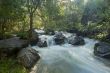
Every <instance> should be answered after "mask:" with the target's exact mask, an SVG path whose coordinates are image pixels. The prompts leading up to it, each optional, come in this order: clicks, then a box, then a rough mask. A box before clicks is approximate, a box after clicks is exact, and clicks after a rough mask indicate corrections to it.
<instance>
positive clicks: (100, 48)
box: [94, 42, 110, 58]
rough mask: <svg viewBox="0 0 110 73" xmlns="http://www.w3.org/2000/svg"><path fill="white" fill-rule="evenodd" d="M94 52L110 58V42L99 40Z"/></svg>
mask: <svg viewBox="0 0 110 73" xmlns="http://www.w3.org/2000/svg"><path fill="white" fill-rule="evenodd" d="M94 54H95V55H96V56H100V57H105V58H110V44H108V43H104V42H99V43H96V44H95V46H94Z"/></svg>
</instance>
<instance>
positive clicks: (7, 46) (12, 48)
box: [0, 37, 28, 56]
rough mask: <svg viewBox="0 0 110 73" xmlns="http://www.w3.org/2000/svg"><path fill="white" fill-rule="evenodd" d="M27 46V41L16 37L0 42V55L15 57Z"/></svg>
mask: <svg viewBox="0 0 110 73" xmlns="http://www.w3.org/2000/svg"><path fill="white" fill-rule="evenodd" d="M27 46H28V41H27V40H22V39H19V38H18V37H14V38H10V39H5V40H0V53H1V54H5V55H6V56H12V55H16V53H18V52H19V51H20V50H21V49H22V48H24V47H27Z"/></svg>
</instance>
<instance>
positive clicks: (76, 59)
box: [32, 34, 110, 73]
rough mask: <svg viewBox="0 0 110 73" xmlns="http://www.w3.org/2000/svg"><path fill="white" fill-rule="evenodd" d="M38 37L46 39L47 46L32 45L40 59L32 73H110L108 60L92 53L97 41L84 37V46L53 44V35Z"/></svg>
mask: <svg viewBox="0 0 110 73" xmlns="http://www.w3.org/2000/svg"><path fill="white" fill-rule="evenodd" d="M65 36H66V37H69V36H70V35H69V34H68V35H65ZM40 38H41V39H46V40H47V43H48V47H45V48H39V47H37V46H33V48H34V49H36V50H37V51H39V54H40V56H41V59H40V61H39V62H38V64H36V66H35V67H34V68H33V72H32V73H110V61H109V60H105V59H102V58H99V57H96V56H94V54H93V47H94V44H95V43H96V42H98V41H96V40H93V39H89V38H85V39H84V40H85V42H86V44H85V45H84V46H72V45H70V44H68V43H65V44H63V45H55V44H54V41H53V36H48V35H41V36H40Z"/></svg>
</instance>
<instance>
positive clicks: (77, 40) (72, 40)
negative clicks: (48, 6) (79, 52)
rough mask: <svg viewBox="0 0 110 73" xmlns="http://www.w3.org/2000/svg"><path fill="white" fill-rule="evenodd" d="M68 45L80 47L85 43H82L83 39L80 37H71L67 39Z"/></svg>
mask: <svg viewBox="0 0 110 73" xmlns="http://www.w3.org/2000/svg"><path fill="white" fill-rule="evenodd" d="M68 43H69V44H72V45H74V46H80V45H84V44H85V41H84V39H83V37H81V36H75V37H74V36H71V37H69V39H68Z"/></svg>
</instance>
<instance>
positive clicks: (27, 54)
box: [17, 47, 40, 69]
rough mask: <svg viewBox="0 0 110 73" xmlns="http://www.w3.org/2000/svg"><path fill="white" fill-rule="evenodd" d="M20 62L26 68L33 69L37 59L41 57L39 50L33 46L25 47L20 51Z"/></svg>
mask: <svg viewBox="0 0 110 73" xmlns="http://www.w3.org/2000/svg"><path fill="white" fill-rule="evenodd" d="M17 58H18V62H19V63H21V64H22V65H23V66H24V67H25V68H27V69H31V68H32V67H33V66H34V65H35V64H36V63H37V61H38V60H39V59H40V56H39V54H38V51H36V50H34V49H33V48H31V47H28V48H24V49H23V50H21V51H20V52H19V53H18V57H17Z"/></svg>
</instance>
